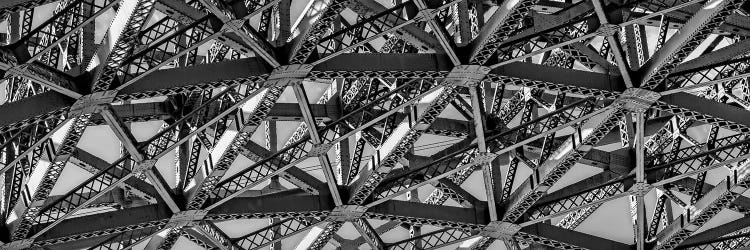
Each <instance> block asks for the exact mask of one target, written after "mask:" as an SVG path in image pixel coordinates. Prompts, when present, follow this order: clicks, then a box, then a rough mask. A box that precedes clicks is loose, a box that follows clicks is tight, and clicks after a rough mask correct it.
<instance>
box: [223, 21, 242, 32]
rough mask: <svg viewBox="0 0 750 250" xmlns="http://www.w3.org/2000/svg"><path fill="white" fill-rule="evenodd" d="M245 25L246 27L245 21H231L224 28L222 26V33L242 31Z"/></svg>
mask: <svg viewBox="0 0 750 250" xmlns="http://www.w3.org/2000/svg"><path fill="white" fill-rule="evenodd" d="M243 25H245V20H243V19H234V20H229V21H227V22H226V23H224V26H221V31H224V32H230V31H234V30H237V29H241V28H242V26H243Z"/></svg>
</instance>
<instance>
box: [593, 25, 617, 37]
mask: <svg viewBox="0 0 750 250" xmlns="http://www.w3.org/2000/svg"><path fill="white" fill-rule="evenodd" d="M618 30H620V26H618V25H616V24H611V23H607V24H602V25H601V26H600V27H599V29H598V30H596V35H598V36H613V35H615V33H617V31H618Z"/></svg>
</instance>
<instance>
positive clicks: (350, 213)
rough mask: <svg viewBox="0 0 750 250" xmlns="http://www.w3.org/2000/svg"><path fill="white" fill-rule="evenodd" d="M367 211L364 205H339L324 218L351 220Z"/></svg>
mask: <svg viewBox="0 0 750 250" xmlns="http://www.w3.org/2000/svg"><path fill="white" fill-rule="evenodd" d="M365 211H367V207H365V206H357V205H341V206H338V207H335V208H334V209H333V210H332V211H331V213H330V214H329V215H328V217H327V218H326V220H327V221H353V220H355V219H359V218H361V217H362V215H364V214H365Z"/></svg>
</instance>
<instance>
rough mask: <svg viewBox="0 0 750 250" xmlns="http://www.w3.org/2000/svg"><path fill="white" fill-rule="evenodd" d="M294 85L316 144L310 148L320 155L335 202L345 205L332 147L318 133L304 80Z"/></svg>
mask: <svg viewBox="0 0 750 250" xmlns="http://www.w3.org/2000/svg"><path fill="white" fill-rule="evenodd" d="M292 87H293V88H294V95H295V96H296V97H297V102H299V106H300V109H301V110H302V116H303V117H304V119H305V123H307V126H308V127H309V129H308V132H309V133H310V139H311V140H312V141H313V143H314V144H315V145H314V146H313V147H314V148H313V149H312V150H310V151H311V152H310V154H317V156H318V160H319V161H320V167H321V168H322V169H323V174H324V175H325V178H326V184H328V190H329V191H330V192H331V196H332V197H333V202H334V203H335V204H336V206H340V205H343V204H344V203H343V201H342V200H341V195H339V190H338V186H337V185H336V176H334V175H333V170H332V169H331V162H330V160H329V159H328V149H330V145H327V144H323V141H322V140H321V138H320V134H318V126H317V125H316V123H315V117H313V115H312V111H311V110H310V103H309V101H308V100H307V94H306V93H305V88H304V86H302V81H299V82H297V83H295V84H294V85H293V86H292Z"/></svg>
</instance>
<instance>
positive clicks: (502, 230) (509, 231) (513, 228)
mask: <svg viewBox="0 0 750 250" xmlns="http://www.w3.org/2000/svg"><path fill="white" fill-rule="evenodd" d="M519 230H521V226H520V225H518V224H513V223H510V222H505V221H492V222H490V223H489V224H487V226H485V227H484V228H483V229H482V230H481V231H479V235H481V236H484V237H489V238H493V239H502V240H508V239H512V238H513V235H515V234H516V233H518V231H519Z"/></svg>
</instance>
